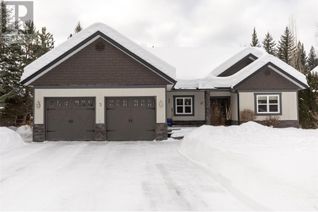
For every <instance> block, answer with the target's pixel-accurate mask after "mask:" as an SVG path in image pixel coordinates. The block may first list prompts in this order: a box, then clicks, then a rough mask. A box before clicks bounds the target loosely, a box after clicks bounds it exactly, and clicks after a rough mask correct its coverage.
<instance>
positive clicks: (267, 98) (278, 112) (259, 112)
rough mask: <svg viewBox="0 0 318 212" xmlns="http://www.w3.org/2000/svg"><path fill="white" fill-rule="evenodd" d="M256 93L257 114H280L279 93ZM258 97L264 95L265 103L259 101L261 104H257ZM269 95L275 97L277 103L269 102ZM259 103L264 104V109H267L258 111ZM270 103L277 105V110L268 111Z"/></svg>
mask: <svg viewBox="0 0 318 212" xmlns="http://www.w3.org/2000/svg"><path fill="white" fill-rule="evenodd" d="M255 95H256V115H258V114H262V115H263V114H264V115H266V114H277V115H279V114H280V112H281V111H280V108H281V102H280V95H279V94H255ZM259 97H266V103H261V104H259V103H258V100H259ZM270 97H277V104H276V103H275V104H274V103H270V102H269V98H270ZM259 105H266V110H267V111H265V112H264V111H259V108H258V106H259ZM271 105H277V109H278V110H277V111H276V112H272V111H270V106H271Z"/></svg>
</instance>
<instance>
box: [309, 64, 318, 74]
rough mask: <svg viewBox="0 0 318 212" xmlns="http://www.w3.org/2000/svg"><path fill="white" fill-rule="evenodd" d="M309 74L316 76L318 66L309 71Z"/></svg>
mask: <svg viewBox="0 0 318 212" xmlns="http://www.w3.org/2000/svg"><path fill="white" fill-rule="evenodd" d="M311 73H312V74H316V75H318V66H316V67H315V68H314V69H313V70H311Z"/></svg>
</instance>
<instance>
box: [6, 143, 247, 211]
mask: <svg viewBox="0 0 318 212" xmlns="http://www.w3.org/2000/svg"><path fill="white" fill-rule="evenodd" d="M178 145H179V141H173V140H171V141H170V142H108V143H107V142H45V143H28V144H26V145H25V146H24V147H23V148H17V149H14V150H13V149H12V150H8V151H6V152H2V153H1V154H0V210H8V209H18V210H40V211H41V210H49V209H50V210H98V209H99V210H107V209H108V210H224V209H236V210H238V209H239V210H245V209H253V207H251V206H250V205H247V204H245V203H244V202H241V201H240V200H239V199H237V197H236V196H235V195H233V194H232V193H230V192H228V191H227V190H226V189H225V188H224V186H222V185H221V184H220V182H218V181H217V180H216V179H214V178H213V177H211V176H210V175H209V174H208V173H207V172H206V170H204V169H202V168H201V167H200V166H197V165H196V164H194V163H192V162H190V161H189V160H187V159H186V158H184V157H183V156H182V155H180V154H179V153H178Z"/></svg>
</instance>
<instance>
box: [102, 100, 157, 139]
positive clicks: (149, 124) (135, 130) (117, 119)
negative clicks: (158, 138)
mask: <svg viewBox="0 0 318 212" xmlns="http://www.w3.org/2000/svg"><path fill="white" fill-rule="evenodd" d="M105 102H106V107H105V109H106V113H105V114H106V136H107V140H110V141H131V140H153V139H154V138H155V125H156V108H155V98H154V97H116V98H113V97H112V98H106V101H105Z"/></svg>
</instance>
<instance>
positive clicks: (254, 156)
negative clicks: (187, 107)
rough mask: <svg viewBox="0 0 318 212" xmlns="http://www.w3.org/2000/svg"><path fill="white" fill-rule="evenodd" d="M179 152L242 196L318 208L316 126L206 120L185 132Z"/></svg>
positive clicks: (274, 205) (282, 206) (280, 206)
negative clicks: (206, 123)
mask: <svg viewBox="0 0 318 212" xmlns="http://www.w3.org/2000/svg"><path fill="white" fill-rule="evenodd" d="M180 152H181V153H182V154H184V155H185V156H186V157H187V158H189V159H190V160H192V161H194V162H196V163H197V164H200V165H202V166H203V167H205V168H206V169H207V170H208V171H209V172H210V174H212V175H213V176H214V177H215V178H217V179H219V182H223V185H224V187H226V188H227V189H228V190H229V191H231V192H232V193H237V194H239V195H238V196H239V197H241V198H242V201H246V202H250V203H256V204H258V205H261V206H263V207H264V208H267V209H275V210H289V209H294V210H307V209H308V210H317V209H318V130H303V129H296V128H285V129H277V128H270V127H264V126H262V125H259V124H256V123H254V122H248V123H245V124H242V125H241V126H230V127H213V126H202V127H200V128H198V129H196V130H194V131H192V132H191V133H190V134H188V135H187V136H186V137H185V138H184V140H183V142H182V144H181V145H180Z"/></svg>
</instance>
